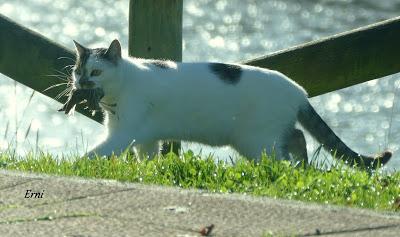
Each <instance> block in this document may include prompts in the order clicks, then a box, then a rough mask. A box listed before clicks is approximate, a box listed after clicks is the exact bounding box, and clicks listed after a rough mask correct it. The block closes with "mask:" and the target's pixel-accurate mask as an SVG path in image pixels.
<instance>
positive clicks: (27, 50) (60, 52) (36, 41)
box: [0, 14, 102, 122]
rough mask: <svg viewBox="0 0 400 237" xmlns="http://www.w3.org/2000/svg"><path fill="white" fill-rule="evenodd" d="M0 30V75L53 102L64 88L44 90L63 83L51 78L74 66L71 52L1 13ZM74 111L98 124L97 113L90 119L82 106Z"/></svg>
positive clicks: (73, 54)
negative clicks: (68, 66) (69, 66)
mask: <svg viewBox="0 0 400 237" xmlns="http://www.w3.org/2000/svg"><path fill="white" fill-rule="evenodd" d="M0 29H1V33H0V72H1V73H3V74H4V75H6V76H8V77H10V78H12V79H14V80H16V81H18V82H19V83H22V84H24V85H26V86H28V87H30V88H32V89H34V90H35V91H37V92H40V93H42V94H44V95H46V96H48V97H50V98H52V99H55V97H56V96H57V95H58V94H59V93H60V92H61V91H63V90H64V89H65V88H66V87H65V86H59V87H55V88H53V89H49V90H46V89H47V88H49V87H50V86H52V85H55V84H59V83H63V82H65V81H63V80H61V79H59V78H57V77H54V76H51V75H55V74H57V75H61V72H62V73H69V72H68V68H67V67H66V66H67V65H71V64H74V60H75V53H74V52H73V51H71V50H68V49H66V48H64V47H63V46H61V45H59V44H57V43H55V42H54V41H51V40H49V39H47V38H45V37H44V36H42V35H40V34H38V33H36V32H34V31H31V30H29V29H28V28H25V27H23V26H21V25H19V24H17V23H15V22H13V21H11V20H10V19H8V18H7V17H5V16H3V15H1V14H0ZM66 99H67V98H66V97H62V98H60V99H58V101H59V102H61V103H64V102H65V101H66ZM60 107H61V105H60ZM56 109H57V108H54V111H56ZM76 110H77V111H78V112H79V113H82V114H84V115H86V116H87V117H89V118H91V119H94V120H95V121H97V122H101V121H102V117H101V116H100V115H99V114H98V113H97V115H96V116H95V117H92V116H91V115H90V113H89V111H87V110H84V109H83V106H82V105H79V106H77V108H76Z"/></svg>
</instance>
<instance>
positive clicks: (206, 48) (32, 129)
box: [0, 0, 400, 169]
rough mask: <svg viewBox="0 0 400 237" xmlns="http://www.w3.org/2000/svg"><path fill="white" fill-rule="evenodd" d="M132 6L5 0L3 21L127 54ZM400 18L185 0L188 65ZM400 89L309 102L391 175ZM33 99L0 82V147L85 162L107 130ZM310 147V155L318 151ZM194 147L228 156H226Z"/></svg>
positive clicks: (385, 83) (352, 8) (328, 5)
mask: <svg viewBox="0 0 400 237" xmlns="http://www.w3.org/2000/svg"><path fill="white" fill-rule="evenodd" d="M128 4H129V1H128V0H123V1H114V0H107V1H105V0H102V1H100V0H93V1H78V0H68V1H67V0H14V1H6V0H0V13H1V14H4V15H6V16H8V17H10V18H12V19H13V20H15V21H17V22H18V23H21V24H23V25H25V26H27V27H30V28H32V29H34V30H36V31H38V32H40V33H41V34H43V35H45V36H46V37H49V38H50V39H52V40H54V41H57V42H59V43H61V44H63V45H65V46H67V47H69V48H72V47H73V44H72V39H76V40H78V41H79V42H82V43H83V44H85V45H87V46H91V47H97V46H106V45H108V44H109V42H111V40H112V39H114V38H119V39H120V40H121V41H122V44H123V46H124V50H125V51H126V49H127V42H128V36H127V35H128ZM399 10H400V2H399V1H395V0H392V1H376V0H360V1H355V0H354V1H351V0H341V1H339V0H338V1H328V0H319V1H317V0H315V1H290V0H286V1H261V0H260V1H257V0H246V1H244V0H229V1H228V0H185V1H184V17H183V38H184V41H183V50H184V51H183V60H184V61H223V62H238V61H242V60H245V59H250V58H253V57H256V56H260V55H264V54H268V53H271V52H274V51H276V50H280V49H284V48H287V47H290V46H293V45H296V44H300V43H304V42H308V41H311V40H315V39H319V38H322V37H325V36H329V35H332V34H335V33H339V32H342V31H346V30H350V29H353V28H357V27H360V26H363V25H367V24H370V23H374V22H377V21H381V20H384V19H388V18H391V17H395V16H396V15H397V14H398V12H399ZM0 33H1V29H0ZM0 53H1V52H0ZM71 63H72V62H71ZM338 70H340V68H338ZM399 86H400V76H399V74H397V75H392V76H389V77H386V78H383V79H380V80H374V81H370V82H368V83H364V84H361V85H357V86H353V87H350V88H346V89H343V90H340V91H336V92H333V93H328V94H325V95H322V96H318V97H315V98H312V99H311V101H312V104H313V105H314V106H315V107H316V109H317V111H318V112H319V113H320V114H321V116H322V117H323V118H324V119H325V120H326V121H327V123H328V124H329V125H330V126H331V127H332V128H333V130H334V131H335V132H336V133H337V134H338V135H339V136H340V137H341V138H342V139H343V140H344V141H345V142H346V143H347V144H348V145H349V146H350V147H352V148H354V149H355V150H356V151H360V152H363V153H376V152H377V151H382V150H384V149H387V148H388V149H390V150H392V151H394V158H393V159H392V161H391V162H390V163H389V166H388V167H391V168H396V169H399V168H400V155H398V154H397V152H396V151H397V150H398V149H399V145H398V144H399V141H400V123H399V122H400V113H399V110H400V107H399V106H398V103H400V101H399V98H398V97H399V95H397V96H396V93H397V91H396V87H397V88H398V87H399ZM31 95H32V90H31V89H29V88H26V87H23V86H20V85H17V86H15V84H14V82H13V81H12V80H11V79H9V78H7V77H5V76H3V75H1V74H0V98H1V99H0V115H1V117H0V124H1V126H0V148H1V149H7V147H9V146H12V147H17V148H18V150H19V152H22V153H23V152H26V151H30V150H33V149H36V148H37V147H39V148H40V149H42V150H45V151H48V152H51V153H54V154H61V153H62V152H63V153H72V154H82V153H83V152H84V151H85V150H87V149H88V147H91V146H92V145H93V144H95V143H96V142H97V141H99V139H101V137H102V132H103V127H102V126H101V125H98V124H96V123H95V122H92V121H91V120H89V119H87V118H85V117H83V116H81V115H79V114H75V115H74V116H72V117H67V116H65V115H64V114H61V113H58V112H57V109H58V108H59V107H60V106H61V105H60V104H59V103H57V102H54V101H52V100H51V99H48V98H46V97H45V96H42V95H40V94H38V93H35V94H34V95H33V97H32V99H31V100H30V97H31ZM28 103H29V105H28ZM307 140H308V144H309V145H308V150H309V155H310V156H312V154H313V152H314V151H315V149H316V148H317V144H315V143H314V142H313V141H312V140H311V139H310V138H307ZM185 147H186V148H185V149H188V148H187V146H185ZM189 148H193V149H194V148H195V149H202V152H203V153H209V152H215V153H216V154H217V155H218V156H221V157H227V156H228V155H230V154H231V155H232V151H230V150H229V149H227V148H223V149H217V150H210V149H209V148H204V147H200V148H199V146H195V145H190V146H189ZM324 156H326V155H322V157H324Z"/></svg>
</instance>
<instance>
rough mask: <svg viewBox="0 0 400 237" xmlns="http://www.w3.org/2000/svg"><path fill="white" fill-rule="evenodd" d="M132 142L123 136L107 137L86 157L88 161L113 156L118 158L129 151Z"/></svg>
mask: <svg viewBox="0 0 400 237" xmlns="http://www.w3.org/2000/svg"><path fill="white" fill-rule="evenodd" d="M134 142H135V140H133V139H129V137H125V136H109V137H108V138H107V139H106V140H105V141H103V142H102V143H100V144H98V145H97V146H96V147H94V148H93V149H92V150H91V151H89V152H88V153H87V154H86V156H87V157H89V158H90V159H93V158H95V157H104V156H106V157H108V156H111V155H113V154H114V155H116V156H119V155H120V154H121V153H123V152H124V151H126V150H127V149H131V147H132V144H133V143H134Z"/></svg>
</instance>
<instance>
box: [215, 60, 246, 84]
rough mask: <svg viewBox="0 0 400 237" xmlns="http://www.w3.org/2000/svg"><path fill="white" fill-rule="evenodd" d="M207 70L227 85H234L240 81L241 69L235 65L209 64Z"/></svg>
mask: <svg viewBox="0 0 400 237" xmlns="http://www.w3.org/2000/svg"><path fill="white" fill-rule="evenodd" d="M208 66H209V68H210V70H211V72H213V73H214V74H215V75H216V76H218V78H219V79H221V80H222V81H223V82H225V83H227V84H232V85H235V84H237V83H238V82H239V81H240V77H241V75H242V68H241V67H240V66H239V65H235V64H225V63H210V64H209V65H208Z"/></svg>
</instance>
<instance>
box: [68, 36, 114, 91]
mask: <svg viewBox="0 0 400 237" xmlns="http://www.w3.org/2000/svg"><path fill="white" fill-rule="evenodd" d="M74 44H75V49H76V63H75V66H74V68H73V72H72V80H73V84H74V87H75V88H77V89H96V88H101V89H105V90H107V88H108V87H110V86H111V85H112V84H113V83H115V82H113V79H114V80H115V76H116V68H117V66H118V63H119V62H120V60H121V44H120V43H119V41H118V40H113V41H112V42H111V44H110V46H109V47H108V48H96V49H89V48H86V47H84V46H82V45H81V44H79V43H78V42H76V41H74Z"/></svg>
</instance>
